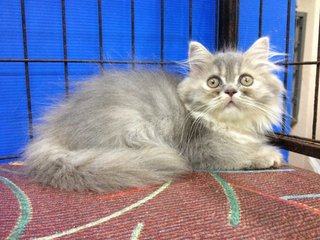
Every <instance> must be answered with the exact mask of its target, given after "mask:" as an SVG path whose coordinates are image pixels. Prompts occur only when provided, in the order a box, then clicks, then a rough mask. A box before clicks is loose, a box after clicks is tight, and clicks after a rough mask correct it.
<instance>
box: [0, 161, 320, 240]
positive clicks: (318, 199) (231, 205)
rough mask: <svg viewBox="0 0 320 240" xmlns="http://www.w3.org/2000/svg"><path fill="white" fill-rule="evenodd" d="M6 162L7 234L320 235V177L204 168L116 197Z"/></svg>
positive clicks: (0, 233)
mask: <svg viewBox="0 0 320 240" xmlns="http://www.w3.org/2000/svg"><path fill="white" fill-rule="evenodd" d="M21 170H22V167H21V166H19V165H0V213H1V214H0V239H55V238H59V239H320V175H317V174H314V173H312V172H308V171H305V170H301V169H297V168H291V167H284V168H282V169H278V170H264V171H227V172H212V173H205V172H197V173H193V174H190V175H188V176H186V177H185V178H183V179H180V180H175V181H173V182H168V183H165V184H163V185H162V186H150V187H144V188H138V189H131V190H127V191H123V192H118V193H114V194H98V193H92V192H85V193H78V192H66V191H60V190H57V189H52V188H48V187H42V186H40V185H37V184H33V183H28V181H27V180H26V178H25V176H24V175H23V173H22V172H21Z"/></svg>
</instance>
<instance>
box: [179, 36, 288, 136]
mask: <svg viewBox="0 0 320 240" xmlns="http://www.w3.org/2000/svg"><path fill="white" fill-rule="evenodd" d="M269 54H270V53H269V39H268V38H265V37H264V38H260V39H258V40H257V41H256V42H255V43H254V44H253V45H252V46H251V47H250V48H249V50H247V51H246V52H244V53H239V52H231V51H230V52H224V53H216V54H211V53H210V52H209V51H207V49H206V48H204V47H203V46H202V45H201V44H200V43H197V42H191V43H190V47H189V65H190V75H189V77H188V78H186V79H185V80H184V81H182V82H181V83H180V85H179V87H178V92H179V95H180V97H181V99H182V100H183V102H184V103H185V105H186V107H187V109H188V110H189V111H190V112H191V113H192V115H193V116H194V117H196V118H198V117H199V118H202V119H205V120H206V121H207V122H214V123H222V124H225V125H227V126H230V127H235V128H241V129H254V130H255V131H259V132H264V131H266V130H271V127H272V124H278V123H279V121H280V119H281V113H282V101H281V99H282V96H281V93H283V92H284V88H283V85H282V83H281V81H280V80H279V79H278V78H277V77H276V76H275V75H274V74H273V73H272V72H273V71H274V70H276V69H277V66H276V65H275V64H273V63H272V62H270V61H269V60H268V58H269Z"/></svg>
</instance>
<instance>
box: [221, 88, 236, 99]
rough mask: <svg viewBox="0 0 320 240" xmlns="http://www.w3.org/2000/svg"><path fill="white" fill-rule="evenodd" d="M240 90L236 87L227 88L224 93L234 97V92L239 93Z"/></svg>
mask: <svg viewBox="0 0 320 240" xmlns="http://www.w3.org/2000/svg"><path fill="white" fill-rule="evenodd" d="M237 92H238V91H237V90H236V89H234V88H227V89H226V90H225V91H224V93H225V94H228V95H229V96H230V97H232V96H233V94H235V93H237Z"/></svg>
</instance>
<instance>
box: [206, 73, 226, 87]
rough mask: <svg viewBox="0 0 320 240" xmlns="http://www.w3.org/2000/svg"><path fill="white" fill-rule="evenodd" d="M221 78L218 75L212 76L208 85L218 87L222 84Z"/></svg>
mask: <svg viewBox="0 0 320 240" xmlns="http://www.w3.org/2000/svg"><path fill="white" fill-rule="evenodd" d="M221 82H222V81H221V79H220V78H219V77H217V76H213V77H210V78H209V79H208V81H207V85H208V87H210V88H217V87H219V86H220V84H221Z"/></svg>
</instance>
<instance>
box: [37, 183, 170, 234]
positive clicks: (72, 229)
mask: <svg viewBox="0 0 320 240" xmlns="http://www.w3.org/2000/svg"><path fill="white" fill-rule="evenodd" d="M170 184H171V181H170V182H167V183H165V184H163V185H162V186H161V187H160V188H158V189H157V190H156V191H154V192H153V193H151V194H149V195H148V196H147V197H145V198H143V199H141V200H139V201H137V202H135V203H134V204H132V205H130V206H128V207H125V208H123V209H121V210H119V211H117V212H115V213H113V214H111V215H108V216H106V217H103V218H100V219H98V220H96V221H93V222H89V223H87V224H84V225H82V226H78V227H75V228H71V229H69V230H66V231H63V232H58V233H55V234H52V235H49V236H46V237H40V238H35V239H38V240H39V239H41V240H42V239H43V240H47V239H54V238H57V237H62V236H65V235H69V234H72V233H75V232H78V231H81V230H84V229H86V228H90V227H93V226H96V225H99V224H101V223H104V222H107V221H109V220H110V219H113V218H116V217H119V216H121V215H122V214H124V213H126V212H128V211H130V210H132V209H134V208H136V207H139V206H141V205H142V204H144V203H146V202H148V201H149V200H151V199H153V198H154V197H156V196H157V195H158V194H159V193H161V192H162V191H164V190H165V189H166V188H167V187H169V185H170Z"/></svg>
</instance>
